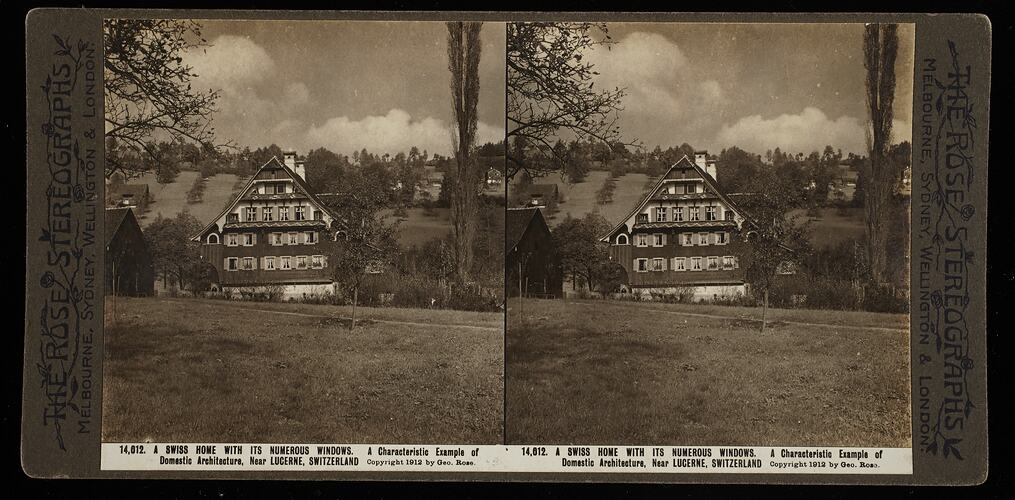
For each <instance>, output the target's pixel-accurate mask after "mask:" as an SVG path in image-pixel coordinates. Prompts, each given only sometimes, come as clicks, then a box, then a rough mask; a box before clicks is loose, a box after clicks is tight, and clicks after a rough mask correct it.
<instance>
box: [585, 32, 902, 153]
mask: <svg viewBox="0 0 1015 500" xmlns="http://www.w3.org/2000/svg"><path fill="white" fill-rule="evenodd" d="M609 30H610V35H611V37H612V38H613V39H614V40H615V41H616V42H617V43H616V44H615V45H612V46H611V48H610V50H605V48H598V49H597V50H595V51H593V52H592V53H591V54H590V57H589V59H590V60H591V61H592V62H593V63H594V64H595V65H596V68H597V70H598V71H599V72H600V76H599V81H598V82H597V87H598V86H600V85H606V86H609V87H613V86H619V87H626V88H627V89H628V95H627V96H626V97H625V98H624V100H623V106H624V108H625V109H624V111H623V112H622V113H621V127H622V130H623V133H624V135H625V139H627V140H634V139H637V140H639V141H641V143H642V144H644V145H645V146H646V147H647V148H649V149H651V148H653V147H655V146H656V145H657V144H658V145H662V147H663V148H664V149H665V148H666V147H668V146H671V145H672V146H676V145H680V144H681V143H684V142H687V143H689V144H691V145H692V146H694V147H695V148H699V149H708V150H709V151H710V152H714V153H718V152H719V150H721V149H722V148H724V147H728V146H731V145H736V146H739V147H741V148H743V149H746V150H748V151H752V152H755V153H758V154H764V152H765V151H766V150H768V149H775V148H776V147H779V148H781V149H782V150H784V151H789V152H793V153H795V152H803V153H805V154H806V153H809V152H810V151H813V150H820V149H823V148H824V146H825V145H826V144H831V145H832V146H833V147H836V148H842V150H843V151H844V152H850V151H853V152H857V153H860V152H863V151H864V150H865V138H864V128H863V127H864V121H865V119H866V112H865V97H864V68H863V49H862V38H863V25H862V24H662V23H656V24H635V23H630V24H622V23H611V24H610V25H609ZM913 37H914V28H913V25H902V26H900V29H899V38H900V48H899V56H898V61H897V65H896V70H897V72H898V73H897V75H898V81H899V82H900V85H898V87H897V92H896V100H895V116H896V122H895V127H894V128H895V131H894V140H895V142H901V141H903V140H909V139H910V135H911V127H910V124H911V123H912V85H911V84H910V82H911V81H912V74H913ZM906 75H908V76H906Z"/></svg>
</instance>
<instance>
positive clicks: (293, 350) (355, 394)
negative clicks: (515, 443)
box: [102, 297, 503, 444]
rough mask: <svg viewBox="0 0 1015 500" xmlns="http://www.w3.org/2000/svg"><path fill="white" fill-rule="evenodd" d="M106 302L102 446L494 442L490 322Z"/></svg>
mask: <svg viewBox="0 0 1015 500" xmlns="http://www.w3.org/2000/svg"><path fill="white" fill-rule="evenodd" d="M109 300H110V299H108V298H107V306H106V310H107V312H108V311H111V307H110V303H109ZM116 300H117V305H116V310H117V320H116V321H115V324H111V323H113V322H112V321H111V316H109V315H107V326H106V328H105V363H106V364H105V367H104V370H103V382H104V391H105V392H104V394H103V398H102V399H103V426H102V438H103V441H105V442H133V441H161V442H166V441H175V442H188V441H189V442H202V441H203V442H326V443H332V442H333V443H348V442H352V443H355V442H359V443H368V442H369V443H375V442H376V443H488V444H492V443H498V442H500V441H501V428H502V420H503V412H502V409H503V398H502V394H503V392H502V388H503V336H502V333H501V329H502V324H503V323H502V321H503V316H502V315H501V314H498V313H456V312H447V311H426V310H418V311H409V310H395V311H392V312H393V313H394V314H392V321H397V322H401V323H382V322H380V321H381V320H384V319H385V317H386V316H385V311H384V310H382V309H368V308H360V309H359V311H358V316H360V317H363V318H364V319H363V320H362V322H361V323H358V324H357V327H356V330H355V331H354V332H350V331H349V330H348V323H347V322H346V321H344V320H342V319H338V318H336V317H335V316H344V315H343V314H342V309H340V308H331V309H330V310H329V308H328V306H313V307H305V306H304V307H300V306H296V305H290V304H271V305H270V306H271V307H261V306H267V305H268V304H257V303H242V304H241V303H235V302H227V301H215V300H197V299H159V298H122V297H119V298H117V299H116ZM248 304H249V305H248ZM244 306H247V307H244ZM274 310H278V311H282V312H296V314H279V313H277V312H274ZM413 315H414V316H413ZM431 317H435V318H438V319H441V320H445V323H444V324H441V323H433V324H424V323H432V321H430V320H431ZM456 319H464V320H466V321H463V322H462V324H467V325H469V327H464V328H463V327H454V326H448V324H455V321H452V320H456ZM415 320H418V321H415ZM408 323H419V324H408Z"/></svg>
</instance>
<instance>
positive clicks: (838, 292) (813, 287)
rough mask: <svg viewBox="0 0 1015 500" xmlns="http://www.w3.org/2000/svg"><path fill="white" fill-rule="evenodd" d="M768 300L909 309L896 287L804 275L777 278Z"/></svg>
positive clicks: (859, 308) (896, 310)
mask: <svg viewBox="0 0 1015 500" xmlns="http://www.w3.org/2000/svg"><path fill="white" fill-rule="evenodd" d="M801 298H802V300H801ZM754 301H755V302H756V303H758V304H760V303H761V302H760V301H761V298H760V296H756V297H754ZM768 301H769V305H771V306H772V307H781V308H804V309H830V310H840V311H870V312H889V313H904V312H909V301H908V299H907V298H906V297H905V294H904V293H901V292H900V290H899V289H897V288H895V287H891V286H881V285H877V284H874V283H859V284H855V285H854V283H853V282H851V281H849V280H842V279H835V278H829V277H823V276H819V277H815V276H807V275H803V274H800V275H794V276H786V277H783V278H781V279H778V280H776V282H775V283H774V284H773V285H772V288H771V289H770V290H769V297H768Z"/></svg>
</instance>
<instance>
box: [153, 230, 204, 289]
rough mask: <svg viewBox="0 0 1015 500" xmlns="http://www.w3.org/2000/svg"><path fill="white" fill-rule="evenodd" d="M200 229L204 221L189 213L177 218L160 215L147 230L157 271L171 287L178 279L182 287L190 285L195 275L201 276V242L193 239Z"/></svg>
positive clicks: (178, 283) (196, 276) (177, 283)
mask: <svg viewBox="0 0 1015 500" xmlns="http://www.w3.org/2000/svg"><path fill="white" fill-rule="evenodd" d="M200 230H201V222H200V221H198V220H197V218H195V217H194V216H192V215H190V214H189V213H187V212H180V213H179V214H177V215H176V217H173V218H167V217H163V216H162V214H159V215H158V216H157V217H156V218H155V220H154V221H152V223H151V224H149V225H148V227H146V228H145V229H144V237H145V243H147V245H148V249H149V250H150V251H151V253H152V264H153V267H154V268H155V273H156V274H161V275H162V282H163V283H165V284H166V285H167V286H168V285H169V284H170V283H172V282H173V281H174V280H175V281H176V285H177V286H178V287H179V288H187V287H191V284H192V280H193V279H194V278H200V273H199V272H198V271H199V270H200V269H201V268H202V267H203V266H202V262H201V255H200V244H199V243H197V242H194V241H191V240H190V238H191V237H193V236H194V234H196V233H197V232H198V231H200Z"/></svg>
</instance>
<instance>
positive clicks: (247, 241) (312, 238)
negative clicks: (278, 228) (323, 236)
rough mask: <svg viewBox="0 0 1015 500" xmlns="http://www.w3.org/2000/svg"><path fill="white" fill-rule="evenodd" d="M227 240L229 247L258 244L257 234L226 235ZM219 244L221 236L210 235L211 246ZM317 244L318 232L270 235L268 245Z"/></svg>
mask: <svg viewBox="0 0 1015 500" xmlns="http://www.w3.org/2000/svg"><path fill="white" fill-rule="evenodd" d="M225 238H226V246H227V247H238V246H245V247H251V246H254V245H256V244H257V233H229V234H226V235H225ZM218 242H219V236H218V235H217V234H215V233H212V234H209V235H208V243H209V244H212V245H215V244H218ZM317 242H318V236H317V231H299V232H290V233H268V244H269V245H272V246H282V245H316V244H317Z"/></svg>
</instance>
